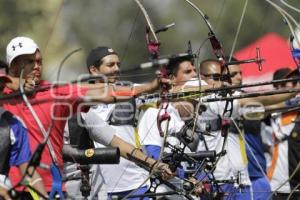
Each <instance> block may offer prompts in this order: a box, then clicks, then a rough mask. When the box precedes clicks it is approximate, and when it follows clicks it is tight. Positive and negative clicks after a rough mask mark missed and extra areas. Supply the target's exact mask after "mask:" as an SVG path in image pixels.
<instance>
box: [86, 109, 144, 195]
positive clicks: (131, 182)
mask: <svg viewBox="0 0 300 200" xmlns="http://www.w3.org/2000/svg"><path fill="white" fill-rule="evenodd" d="M114 107H115V105H114V104H109V105H107V104H99V105H97V106H94V107H92V108H90V110H92V112H94V113H96V114H97V115H98V117H100V118H102V120H105V121H107V120H108V118H109V116H110V114H111V113H112V111H113V109H114ZM104 123H106V124H107V122H104ZM110 127H112V128H113V129H114V133H115V134H116V135H117V136H118V137H120V138H122V139H123V140H125V141H126V142H128V143H130V144H132V145H134V146H135V140H134V128H133V127H132V126H130V125H123V126H110ZM94 144H95V147H103V145H102V144H99V143H96V142H95V143H94ZM100 169H101V172H102V174H103V177H104V181H105V184H106V189H107V192H109V193H111V192H121V191H127V190H133V189H136V188H137V187H139V186H140V185H141V184H142V183H143V182H144V181H145V179H146V178H148V174H149V173H148V172H147V171H146V170H144V169H142V168H140V167H138V166H137V165H136V164H134V163H133V162H131V161H129V160H126V159H124V158H120V164H118V165H100Z"/></svg>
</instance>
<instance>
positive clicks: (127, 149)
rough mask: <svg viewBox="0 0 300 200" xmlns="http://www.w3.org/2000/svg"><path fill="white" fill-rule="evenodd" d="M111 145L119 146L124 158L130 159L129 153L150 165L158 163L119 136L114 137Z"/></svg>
mask: <svg viewBox="0 0 300 200" xmlns="http://www.w3.org/2000/svg"><path fill="white" fill-rule="evenodd" d="M110 145H111V146H112V147H119V149H120V154H121V156H122V157H123V158H126V159H129V157H128V155H131V156H133V157H135V158H137V159H139V160H141V161H146V162H147V164H148V165H149V167H151V166H153V165H154V164H155V163H156V160H154V159H152V158H150V157H148V156H146V155H145V154H144V153H143V152H142V151H140V150H138V149H136V148H135V147H134V146H133V145H131V144H129V143H127V142H125V141H124V140H122V139H121V138H119V137H117V136H114V137H113V139H112V141H111V143H110Z"/></svg>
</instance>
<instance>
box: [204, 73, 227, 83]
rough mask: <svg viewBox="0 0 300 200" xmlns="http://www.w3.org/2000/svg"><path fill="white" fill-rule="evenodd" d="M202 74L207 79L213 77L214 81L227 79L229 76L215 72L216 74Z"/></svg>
mask: <svg viewBox="0 0 300 200" xmlns="http://www.w3.org/2000/svg"><path fill="white" fill-rule="evenodd" d="M202 75H203V76H205V77H207V78H209V79H213V80H214V81H227V80H228V78H229V77H228V75H227V74H218V73H216V74H202ZM230 76H231V75H230Z"/></svg>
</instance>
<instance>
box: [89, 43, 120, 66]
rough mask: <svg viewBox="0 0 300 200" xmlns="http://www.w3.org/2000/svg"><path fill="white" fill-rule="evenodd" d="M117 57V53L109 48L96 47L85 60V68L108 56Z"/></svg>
mask: <svg viewBox="0 0 300 200" xmlns="http://www.w3.org/2000/svg"><path fill="white" fill-rule="evenodd" d="M113 54H115V55H117V53H116V52H115V51H114V50H113V49H112V48H110V47H96V48H94V49H92V50H91V51H90V53H89V55H88V56H87V58H86V66H87V67H90V66H92V65H96V63H97V62H99V61H100V60H101V59H102V58H104V57H105V56H108V55H113Z"/></svg>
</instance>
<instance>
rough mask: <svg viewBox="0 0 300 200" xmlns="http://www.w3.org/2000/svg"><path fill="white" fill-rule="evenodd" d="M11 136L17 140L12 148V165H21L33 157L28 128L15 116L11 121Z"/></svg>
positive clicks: (10, 160) (10, 162) (10, 161)
mask: <svg viewBox="0 0 300 200" xmlns="http://www.w3.org/2000/svg"><path fill="white" fill-rule="evenodd" d="M9 124H10V131H11V137H13V139H14V140H15V142H14V144H13V145H12V148H11V155H10V159H9V164H10V166H19V165H21V164H23V163H26V162H28V161H29V160H30V158H31V151H30V147H29V140H28V132H27V129H25V128H24V126H23V125H22V124H21V122H20V121H18V120H17V119H15V118H13V119H12V120H11V121H10V123H9Z"/></svg>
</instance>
